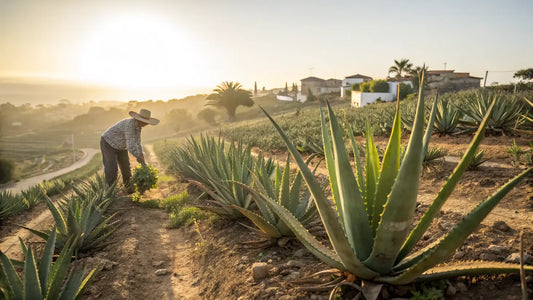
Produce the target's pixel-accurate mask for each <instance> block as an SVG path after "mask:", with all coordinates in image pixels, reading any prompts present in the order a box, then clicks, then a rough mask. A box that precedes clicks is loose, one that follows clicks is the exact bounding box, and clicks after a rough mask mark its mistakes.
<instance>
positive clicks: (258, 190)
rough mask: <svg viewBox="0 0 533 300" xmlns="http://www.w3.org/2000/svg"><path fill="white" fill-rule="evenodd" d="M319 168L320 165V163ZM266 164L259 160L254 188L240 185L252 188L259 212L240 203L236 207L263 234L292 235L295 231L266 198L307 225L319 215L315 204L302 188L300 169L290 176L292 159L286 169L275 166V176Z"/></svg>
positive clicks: (274, 235)
mask: <svg viewBox="0 0 533 300" xmlns="http://www.w3.org/2000/svg"><path fill="white" fill-rule="evenodd" d="M317 167H318V165H317ZM271 173H272V172H270V170H268V169H267V167H266V166H265V164H261V163H259V164H258V165H257V166H256V168H255V169H254V177H253V188H252V187H250V186H247V185H243V184H240V183H239V184H240V185H241V186H242V187H244V188H245V189H246V190H247V191H249V192H250V193H251V195H252V198H253V199H254V201H255V203H256V204H257V207H258V208H259V212H260V215H259V214H257V213H255V212H253V211H251V210H247V209H244V208H241V207H238V206H234V207H235V209H237V210H239V211H240V212H241V213H242V214H243V215H244V216H245V217H247V218H248V219H250V221H252V222H253V223H254V224H255V225H256V226H257V227H258V228H259V229H260V230H261V231H262V232H263V233H264V234H266V235H267V236H269V237H272V238H279V237H282V236H293V235H294V234H293V233H292V231H291V230H290V229H289V227H287V225H285V223H284V222H283V221H282V220H281V219H280V218H279V217H278V215H276V214H275V213H274V212H273V211H272V210H271V209H270V207H268V205H267V203H266V202H267V201H274V202H276V203H278V204H279V205H281V206H282V207H284V208H285V209H287V210H288V211H289V212H290V213H291V214H292V215H294V217H295V218H296V219H298V221H299V222H300V223H301V224H302V225H304V226H305V225H308V224H309V223H310V222H311V221H313V220H314V219H315V217H316V212H317V211H316V207H315V205H314V203H313V200H312V198H311V195H310V193H309V191H308V190H307V189H303V190H302V185H303V178H302V174H301V173H300V172H298V173H297V174H296V176H295V177H294V179H293V180H292V183H291V179H290V177H291V176H290V160H289V158H288V157H287V162H286V164H285V167H284V168H283V171H281V168H280V166H279V165H276V170H275V172H274V178H272V176H271V175H272V174H271Z"/></svg>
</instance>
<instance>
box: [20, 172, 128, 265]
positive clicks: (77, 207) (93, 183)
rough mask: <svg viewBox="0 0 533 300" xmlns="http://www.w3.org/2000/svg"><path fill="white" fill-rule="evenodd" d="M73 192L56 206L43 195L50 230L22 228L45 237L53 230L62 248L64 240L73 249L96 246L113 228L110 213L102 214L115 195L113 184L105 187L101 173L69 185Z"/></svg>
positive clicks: (77, 250)
mask: <svg viewBox="0 0 533 300" xmlns="http://www.w3.org/2000/svg"><path fill="white" fill-rule="evenodd" d="M73 189H74V193H73V194H72V195H70V196H68V197H65V198H64V199H62V200H60V201H59V203H58V205H56V204H54V203H53V202H52V201H51V200H50V198H48V197H45V201H46V204H47V205H48V208H49V210H50V212H51V213H52V217H53V218H54V221H55V227H54V229H52V230H47V231H38V230H34V229H31V228H26V227H24V228H26V229H28V230H30V231H31V232H32V233H34V234H36V235H38V236H39V237H41V238H43V239H45V240H47V239H48V238H49V237H50V236H51V234H55V231H57V243H56V247H57V248H59V249H62V248H63V247H64V246H65V245H66V244H67V242H68V241H70V240H74V239H76V242H75V243H73V245H72V246H73V247H74V252H75V254H76V255H77V254H78V252H79V251H82V252H83V251H87V250H89V249H95V248H97V247H98V246H99V245H100V244H101V243H102V242H103V241H104V240H105V239H106V238H107V237H108V236H109V235H110V234H111V233H113V232H114V231H115V230H116V229H117V224H118V221H113V220H112V219H113V218H114V214H112V215H110V216H106V211H107V209H108V207H109V206H110V205H111V204H112V203H113V201H114V200H115V199H116V197H117V189H116V183H115V184H113V185H112V186H110V187H107V185H106V184H105V180H104V178H103V177H102V176H100V175H97V176H95V177H93V178H90V179H88V180H86V181H84V182H82V183H80V184H79V185H77V186H75V187H73Z"/></svg>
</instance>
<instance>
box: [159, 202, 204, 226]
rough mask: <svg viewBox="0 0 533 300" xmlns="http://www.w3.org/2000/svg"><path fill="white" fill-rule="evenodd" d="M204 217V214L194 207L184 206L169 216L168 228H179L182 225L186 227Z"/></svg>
mask: <svg viewBox="0 0 533 300" xmlns="http://www.w3.org/2000/svg"><path fill="white" fill-rule="evenodd" d="M203 217H204V212H203V211H202V210H200V209H199V208H197V207H194V206H186V207H183V208H182V209H180V210H179V211H177V212H174V213H171V214H170V221H169V223H168V226H167V227H168V228H179V227H181V226H183V225H185V226H188V225H191V224H192V223H194V221H196V220H201V219H202V218H203Z"/></svg>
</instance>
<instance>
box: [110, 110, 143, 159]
mask: <svg viewBox="0 0 533 300" xmlns="http://www.w3.org/2000/svg"><path fill="white" fill-rule="evenodd" d="M102 137H103V138H104V140H105V141H106V142H107V143H108V144H109V146H111V147H113V148H115V149H117V150H128V151H129V152H130V153H131V154H132V155H133V156H135V157H137V158H138V157H142V156H143V151H142V146H141V127H140V126H138V125H137V120H135V119H133V118H130V119H124V120H121V121H119V122H117V123H116V124H115V125H113V126H111V127H109V128H108V129H107V130H106V131H105V132H104V133H103V134H102Z"/></svg>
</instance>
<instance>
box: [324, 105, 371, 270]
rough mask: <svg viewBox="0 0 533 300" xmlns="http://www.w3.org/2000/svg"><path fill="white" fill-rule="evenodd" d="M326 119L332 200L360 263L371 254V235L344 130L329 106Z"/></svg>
mask: <svg viewBox="0 0 533 300" xmlns="http://www.w3.org/2000/svg"><path fill="white" fill-rule="evenodd" d="M328 116H329V126H330V132H331V137H332V141H333V155H334V158H335V161H334V163H335V175H336V178H337V184H338V191H339V199H335V201H340V202H341V206H342V212H343V220H344V230H345V232H346V235H347V237H348V241H349V242H350V245H351V247H352V248H353V249H354V251H355V253H356V256H357V257H358V258H359V259H361V260H363V259H365V258H366V257H368V255H369V254H370V245H371V244H372V232H371V229H370V224H369V222H368V215H367V213H366V209H365V203H364V200H363V197H362V195H361V192H360V191H359V188H358V186H357V181H356V180H355V175H354V173H353V171H352V167H351V164H350V160H349V158H348V153H347V151H346V147H345V145H344V140H343V134H342V133H343V131H342V129H341V127H340V125H339V123H338V121H337V117H336V116H335V114H334V112H333V109H332V108H331V106H330V105H329V103H328ZM367 180H368V179H367ZM367 193H368V185H367Z"/></svg>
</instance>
